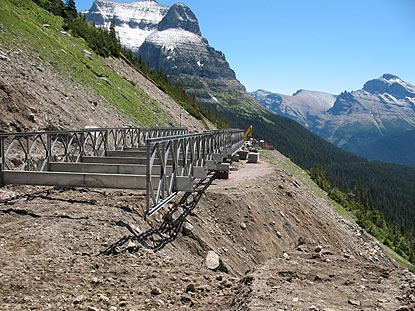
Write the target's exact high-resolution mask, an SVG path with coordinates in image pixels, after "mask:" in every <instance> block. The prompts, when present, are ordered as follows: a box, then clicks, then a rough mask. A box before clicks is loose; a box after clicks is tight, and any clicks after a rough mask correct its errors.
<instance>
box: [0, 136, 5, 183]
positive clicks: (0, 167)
mask: <svg viewBox="0 0 415 311" xmlns="http://www.w3.org/2000/svg"><path fill="white" fill-rule="evenodd" d="M4 162H6V159H5V158H4V137H0V186H2V185H3V184H4V176H3V171H4Z"/></svg>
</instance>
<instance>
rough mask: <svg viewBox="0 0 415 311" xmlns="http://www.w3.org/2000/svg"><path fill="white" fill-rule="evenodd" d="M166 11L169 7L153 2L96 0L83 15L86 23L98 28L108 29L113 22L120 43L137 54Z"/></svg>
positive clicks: (142, 0) (151, 0) (149, 0)
mask: <svg viewBox="0 0 415 311" xmlns="http://www.w3.org/2000/svg"><path fill="white" fill-rule="evenodd" d="M168 10H169V7H168V6H165V5H162V4H159V3H158V2H157V1H154V0H138V1H137V0H136V1H134V2H117V1H113V0H95V1H94V3H93V4H92V6H91V8H90V9H89V10H88V11H85V12H83V13H84V15H85V17H86V19H87V21H88V22H90V23H92V24H95V25H96V26H98V27H103V28H106V29H109V27H110V25H111V22H112V21H114V22H115V30H116V31H117V33H118V36H119V38H120V41H121V44H122V45H123V46H125V47H127V48H129V49H131V50H133V51H137V50H138V48H139V47H140V45H141V44H142V43H143V42H144V40H145V39H146V37H147V36H148V35H149V34H150V33H151V32H152V31H154V30H156V29H157V26H158V24H159V23H160V21H161V20H162V19H163V17H164V16H165V15H166V13H167V12H168Z"/></svg>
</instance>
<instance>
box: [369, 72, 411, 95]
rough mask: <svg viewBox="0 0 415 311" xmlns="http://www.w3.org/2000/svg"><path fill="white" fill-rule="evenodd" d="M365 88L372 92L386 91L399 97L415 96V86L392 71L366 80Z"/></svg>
mask: <svg viewBox="0 0 415 311" xmlns="http://www.w3.org/2000/svg"><path fill="white" fill-rule="evenodd" d="M363 90H364V91H366V92H368V93H371V94H385V93H386V94H389V95H392V96H393V97H395V98H397V99H404V98H405V97H409V98H415V86H413V85H411V84H409V83H407V82H405V81H403V80H402V79H401V78H399V77H398V76H395V75H392V74H390V73H385V74H384V75H383V76H381V77H380V78H378V79H373V80H370V81H368V82H366V83H365V85H364V86H363Z"/></svg>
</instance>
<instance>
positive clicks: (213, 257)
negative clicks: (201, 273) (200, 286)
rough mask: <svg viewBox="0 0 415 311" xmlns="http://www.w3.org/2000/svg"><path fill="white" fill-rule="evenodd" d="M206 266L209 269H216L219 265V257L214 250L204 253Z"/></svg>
mask: <svg viewBox="0 0 415 311" xmlns="http://www.w3.org/2000/svg"><path fill="white" fill-rule="evenodd" d="M206 266H207V267H208V269H210V270H218V269H219V267H220V258H219V255H218V254H216V253H215V252H214V251H208V253H207V255H206Z"/></svg>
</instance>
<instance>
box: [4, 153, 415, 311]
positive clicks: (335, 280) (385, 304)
mask: <svg viewBox="0 0 415 311" xmlns="http://www.w3.org/2000/svg"><path fill="white" fill-rule="evenodd" d="M272 157H273V158H274V161H275V159H276V160H277V162H278V161H285V159H284V158H283V157H282V156H281V155H280V154H279V153H277V152H273V153H272ZM235 166H236V167H238V168H239V170H237V171H232V173H231V175H230V179H228V180H216V181H215V182H214V184H213V185H212V186H211V187H210V188H209V189H208V190H207V192H206V195H205V196H203V198H202V200H201V201H200V203H199V206H198V207H197V208H196V210H195V213H194V214H193V215H192V216H189V218H188V222H189V223H190V224H191V225H192V226H191V227H190V229H189V228H188V230H190V233H189V231H187V232H186V234H180V235H179V236H178V238H177V239H176V240H175V241H174V242H173V243H171V244H169V245H167V246H166V247H165V248H164V249H163V250H161V251H160V252H158V253H155V254H154V253H152V252H149V251H146V250H144V249H141V250H140V251H139V252H138V253H132V254H130V253H121V254H118V255H111V256H100V255H99V254H100V252H101V251H103V250H104V249H105V248H106V247H107V246H109V245H110V244H112V243H114V242H116V241H118V240H119V239H121V238H122V237H123V236H125V235H128V234H129V232H128V231H127V230H126V229H125V228H124V227H122V226H119V225H118V224H119V221H120V220H121V221H125V222H127V223H134V224H136V225H138V227H140V228H141V229H142V230H145V229H146V228H148V225H147V224H146V223H145V222H144V220H143V218H142V214H143V209H144V204H145V203H144V202H145V199H144V193H142V192H139V191H114V190H93V189H53V188H42V187H14V186H7V187H4V188H0V200H1V203H0V247H1V249H2V252H0V266H1V267H2V269H1V270H0V309H1V310H92V311H93V310H131V311H133V310H413V309H414V305H415V296H414V295H415V294H414V291H415V276H414V275H413V274H412V273H410V272H409V271H405V270H403V269H401V268H399V267H398V266H397V265H396V264H395V263H394V262H393V261H392V260H391V259H389V257H388V256H387V255H386V254H385V253H384V252H383V251H382V249H381V248H380V246H379V245H378V244H377V243H376V242H374V241H372V240H371V239H369V238H368V237H366V235H365V234H364V233H363V232H361V231H360V230H359V229H358V227H356V225H355V224H354V223H352V222H350V221H348V220H346V219H343V218H342V217H340V216H339V215H337V214H336V213H335V212H334V211H333V208H332V207H331V206H330V205H329V204H328V203H327V201H326V200H325V199H323V198H320V197H318V196H316V195H315V194H314V193H313V192H312V191H311V190H310V188H308V187H307V186H306V185H305V184H304V183H303V181H302V179H301V178H299V177H298V176H292V175H291V174H290V173H289V172H287V171H286V170H285V169H283V168H282V167H281V166H279V165H276V164H272V163H271V162H270V161H268V160H266V159H264V158H263V159H262V160H261V163H260V164H246V163H239V164H237V165H235ZM208 251H214V252H215V253H216V254H218V255H219V256H220V259H221V260H222V262H223V265H224V267H225V268H223V269H221V271H212V270H209V269H208V268H207V267H206V263H205V257H206V254H207V252H208ZM226 270H227V272H224V271H226ZM401 307H402V308H401ZM404 307H405V308H406V309H405V308H404Z"/></svg>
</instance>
